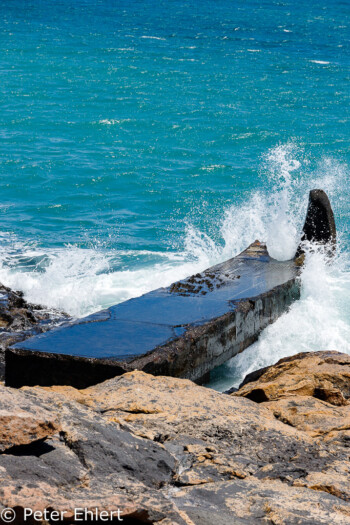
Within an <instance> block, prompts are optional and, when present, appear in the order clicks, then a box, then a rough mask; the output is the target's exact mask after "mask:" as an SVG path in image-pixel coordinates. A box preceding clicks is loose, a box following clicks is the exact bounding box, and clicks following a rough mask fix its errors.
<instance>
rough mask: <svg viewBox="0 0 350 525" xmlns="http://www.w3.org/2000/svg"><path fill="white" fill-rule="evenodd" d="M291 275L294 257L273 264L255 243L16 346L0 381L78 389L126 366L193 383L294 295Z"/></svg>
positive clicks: (254, 334) (296, 294)
mask: <svg viewBox="0 0 350 525" xmlns="http://www.w3.org/2000/svg"><path fill="white" fill-rule="evenodd" d="M297 275H298V267H297V266H296V265H295V264H294V261H286V262H278V261H275V260H274V259H272V258H271V257H270V256H269V254H268V252H267V250H266V246H265V245H264V244H261V243H259V242H258V241H256V242H255V243H253V244H252V245H251V246H250V247H249V248H248V249H247V250H245V251H244V252H242V253H241V254H240V255H238V256H237V257H235V258H233V259H230V260H229V261H226V262H224V263H222V264H218V265H216V266H214V267H212V268H209V269H208V270H206V271H204V272H202V273H201V274H197V275H194V276H192V277H189V278H187V279H184V280H182V281H179V282H177V283H174V284H173V285H171V286H170V287H168V288H161V289H159V290H155V291H153V292H150V293H148V294H146V295H143V296H142V297H139V298H136V299H131V300H129V301H126V302H125V303H122V304H119V305H117V306H113V307H111V308H109V309H108V310H105V311H102V312H99V313H97V314H95V315H92V316H89V317H87V318H85V319H81V320H79V321H76V322H74V323H70V324H67V325H65V326H63V327H60V328H58V329H54V330H52V331H51V332H49V333H46V334H43V335H40V336H38V337H34V338H32V339H30V340H27V341H25V342H23V343H18V344H16V345H15V346H14V347H12V348H11V349H10V350H7V352H6V376H5V380H6V384H7V385H9V386H15V387H19V386H22V385H35V384H39V385H52V384H69V385H73V386H76V387H79V388H83V387H86V386H89V385H92V384H96V383H98V382H100V381H102V380H104V379H106V378H110V377H114V376H116V375H119V374H121V373H123V372H125V371H129V370H133V369H140V370H144V371H145V372H150V373H152V374H155V375H171V376H174V377H184V378H189V379H192V380H201V378H203V377H205V375H206V374H207V373H208V372H209V371H210V370H212V369H213V368H215V367H216V366H218V365H220V364H222V363H224V362H225V361H226V360H228V359H229V358H231V357H232V356H234V355H235V354H237V353H238V352H240V351H242V350H244V348H246V347H247V346H249V345H250V344H251V343H253V342H254V341H255V340H256V339H257V337H258V335H259V333H260V331H261V330H262V329H263V328H265V327H266V326H267V325H268V324H269V323H271V322H273V321H274V320H276V319H277V318H278V317H279V316H280V315H281V314H282V313H283V312H285V311H286V309H287V308H288V307H289V306H290V304H291V303H292V302H293V301H294V300H295V299H297V298H299V293H300V290H299V282H298V279H297Z"/></svg>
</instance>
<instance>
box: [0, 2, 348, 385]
mask: <svg viewBox="0 0 350 525" xmlns="http://www.w3.org/2000/svg"><path fill="white" fill-rule="evenodd" d="M349 36H350V4H349V2H348V0H344V1H341V0H338V1H336V0H327V1H326V0H320V1H319V2H317V3H313V2H310V1H306V0H300V1H298V2H295V1H292V0H289V1H284V0H280V1H278V0H274V1H272V0H260V1H258V0H236V1H235V2H233V1H229V0H217V1H215V2H214V1H209V0H197V1H196V2H193V1H192V2H190V1H184V0H168V1H163V0H157V1H156V0H129V1H124V0H115V1H112V0H75V1H74V2H73V1H72V0H45V1H41V0H31V1H29V0H11V1H10V2H9V1H3V0H0V49H1V53H0V68H1V75H0V90H1V112H0V148H1V152H0V192H1V193H0V194H1V202H0V218H1V223H0V240H1V242H0V281H1V282H3V283H4V284H7V285H9V286H11V287H14V288H16V289H21V290H23V291H24V292H25V296H26V298H27V299H28V300H30V301H33V302H39V303H43V304H47V305H48V306H52V307H56V308H61V309H64V310H66V311H68V312H69V313H71V314H72V315H74V316H81V315H85V314H88V313H91V312H93V311H96V310H98V309H100V308H102V307H105V306H109V305H111V304H115V303H117V302H120V301H122V300H125V299H128V298H130V297H134V296H137V295H140V294H142V293H144V292H146V291H149V290H150V289H152V288H156V287H159V286H163V285H168V284H170V283H171V282H173V281H174V280H177V279H179V278H182V277H185V276H187V275H190V274H191V273H193V272H197V271H199V270H202V269H204V268H205V267H207V266H209V265H211V264H213V263H216V262H219V261H222V260H224V259H227V258H229V257H231V256H233V255H235V254H237V253H239V252H240V251H241V250H242V249H244V248H246V247H247V245H248V244H250V243H251V242H252V241H253V240H254V239H256V238H258V239H260V240H261V241H266V242H267V244H268V249H269V251H270V254H271V255H272V256H274V257H276V258H278V259H280V260H281V259H288V258H290V257H292V256H293V254H294V251H295V247H296V245H297V243H298V238H299V235H300V229H301V227H302V224H303V220H304V216H305V211H306V205H307V196H308V191H309V189H312V188H314V187H320V188H322V189H324V190H326V191H327V192H328V195H329V197H330V200H331V202H332V205H333V207H334V212H335V216H336V223H337V227H338V233H339V235H338V236H339V248H338V256H337V259H336V261H335V263H334V264H333V265H327V264H326V263H325V261H324V260H323V259H322V257H321V255H319V254H313V255H310V256H309V257H308V260H307V264H306V267H305V270H304V272H303V275H302V284H303V291H302V300H301V301H299V302H298V303H295V304H294V305H293V307H292V308H291V311H290V312H289V313H288V314H286V315H284V316H283V317H282V318H280V319H279V320H278V321H277V322H276V323H275V324H274V325H272V326H271V327H269V328H268V329H267V330H265V331H264V333H263V334H262V336H261V337H260V339H259V341H258V342H257V343H256V344H255V345H253V346H252V347H251V348H250V349H249V350H247V351H245V352H244V353H243V354H241V355H240V356H238V357H237V358H235V359H233V360H231V361H230V362H229V363H228V364H227V365H225V366H224V367H222V368H221V369H220V370H218V371H217V373H216V374H214V376H213V381H212V385H213V386H214V387H215V388H218V389H222V388H226V387H228V386H231V385H232V384H236V383H237V382H239V380H240V378H241V377H242V376H244V374H245V373H246V372H249V371H251V370H252V369H254V368H258V367H260V366H264V365H266V364H270V363H272V362H275V361H276V360H277V359H278V358H280V357H282V356H285V355H288V354H293V353H296V352H298V351H303V350H319V349H338V350H340V351H345V352H348V353H350V337H349V336H350V319H349V314H350V299H349V296H350V273H349V267H350V264H349V260H350V259H349V221H350V211H349V184H350V176H349V175H350V169H349V165H350V147H349V146H350V144H349V135H350V133H349V132H350V120H349V99H350V87H349V86H350V83H349V80H350V74H349V69H350V68H349V66H350V52H349V47H350V44H349V41H350V38H349Z"/></svg>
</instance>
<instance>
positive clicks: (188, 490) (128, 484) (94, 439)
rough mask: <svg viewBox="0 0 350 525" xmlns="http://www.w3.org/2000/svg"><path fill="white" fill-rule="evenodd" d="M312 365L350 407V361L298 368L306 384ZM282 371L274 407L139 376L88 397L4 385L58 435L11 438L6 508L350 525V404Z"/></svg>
mask: <svg viewBox="0 0 350 525" xmlns="http://www.w3.org/2000/svg"><path fill="white" fill-rule="evenodd" d="M308 359H310V360H311V361H310V362H309V366H310V367H311V368H310V373H309V376H310V377H309V380H310V381H316V379H315V377H316V375H315V376H314V379H312V376H313V374H316V371H315V370H314V368H316V367H318V368H316V370H320V373H321V376H319V375H317V377H318V379H320V378H321V377H322V378H323V379H324V380H327V381H328V382H329V383H330V385H331V386H332V389H335V388H338V389H339V390H340V391H341V392H342V394H343V396H344V398H345V400H346V396H345V394H346V385H345V383H346V381H345V378H346V374H347V373H348V369H349V364H348V358H347V356H343V355H342V354H337V353H319V354H312V355H311V356H310V358H308V357H304V358H299V357H298V356H297V358H295V359H294V361H293V360H289V361H288V362H287V363H289V365H288V366H289V367H291V364H290V363H293V362H294V368H295V369H296V370H299V368H298V367H303V370H304V371H303V373H301V372H300V376H299V373H298V374H296V376H295V377H296V380H295V383H296V385H299V386H300V381H301V376H302V375H304V380H305V377H307V375H308V374H307V371H308V370H309V368H308V365H307V363H308ZM330 360H331V361H330ZM287 363H286V364H285V367H286V366H287ZM301 363H302V364H301ZM311 363H312V366H311ZM297 364H298V366H297ZM322 367H323V368H322ZM282 369H283V370H284V372H281V370H282ZM292 369H293V368H290V370H292ZM326 369H327V372H326ZM281 373H282V374H283V373H285V374H286V368H283V367H281V363H280V364H278V365H277V366H275V367H271V368H270V370H269V371H268V376H265V379H266V377H269V378H270V381H269V382H266V383H271V381H272V377H275V379H276V381H280V383H278V384H280V387H279V388H280V389H282V383H283V381H284V384H285V389H286V391H284V392H283V391H282V390H278V392H280V395H281V397H280V398H279V397H278V396H277V395H276V396H275V398H274V400H271V401H268V402H263V403H256V402H254V401H252V400H250V399H247V398H245V397H244V392H245V390H244V389H245V388H248V384H247V385H246V386H245V387H244V388H242V389H241V391H239V392H238V395H237V394H235V395H232V396H227V395H224V394H220V393H218V392H215V391H213V390H210V389H206V388H203V387H199V386H197V385H195V384H194V383H192V382H191V381H189V380H181V379H176V378H171V377H154V376H151V375H148V374H145V373H143V372H137V371H134V372H131V373H127V374H124V375H123V376H119V377H116V378H114V379H111V380H108V381H105V382H104V383H101V384H99V385H96V386H93V387H90V388H87V389H85V390H77V389H75V388H73V387H64V386H55V387H51V388H50V387H47V388H42V387H24V388H22V389H20V390H15V389H11V388H8V387H2V390H1V395H2V397H3V399H6V405H7V406H12V407H14V408H15V409H16V410H17V408H18V409H21V410H24V412H25V413H26V414H34V413H36V414H37V415H38V421H39V419H40V418H39V414H49V415H50V421H55V425H56V430H55V431H54V432H52V433H51V434H48V435H47V436H46V437H41V438H39V439H35V438H34V437H33V438H31V439H29V440H28V442H27V443H26V444H25V440H23V444H21V443H18V446H16V447H14V448H12V449H11V448H9V447H10V442H9V441H7V442H6V441H5V440H4V439H3V441H2V450H3V451H4V453H2V454H0V506H1V505H2V506H3V507H6V506H17V507H18V509H19V514H18V515H19V517H20V512H21V511H20V509H21V508H23V507H31V506H33V507H34V508H36V509H39V510H40V509H44V508H47V507H52V508H54V509H58V510H66V511H67V512H68V515H69V512H70V513H71V514H70V515H71V516H73V514H72V513H73V509H74V507H76V506H78V507H88V508H90V507H93V506H95V507H96V506H97V507H98V508H100V509H102V508H103V509H114V508H120V509H121V510H122V512H123V513H124V514H123V516H124V518H125V520H126V521H125V523H135V524H136V523H161V524H163V525H166V524H180V525H181V524H188V525H193V524H195V525H207V524H208V525H209V524H212V523H216V524H221V523H222V524H225V525H226V524H230V523H234V524H236V523H237V524H245V523H247V524H248V523H249V524H250V523H275V524H276V523H277V524H288V525H289V524H294V523H295V524H296V523H298V524H311V523H313V524H314V523H325V524H326V523H327V524H329V523H335V524H338V523H339V524H342V523H344V524H345V523H348V522H349V517H350V502H349V500H350V489H349V487H350V483H349V481H350V469H349V466H350V465H349V447H348V445H349V440H348V432H349V431H348V430H347V428H348V427H347V419H346V418H347V413H348V412H347V410H348V405H347V404H342V405H339V404H338V405H336V404H331V403H329V402H327V401H323V400H320V399H317V398H315V397H313V396H310V395H308V394H306V395H300V389H299V388H297V391H298V394H297V395H294V394H292V393H291V392H292V390H293V388H292V381H291V380H290V381H288V380H287V379H286V377H285V378H284V379H283V378H281V377H280V376H281ZM263 379H264V378H263V376H261V378H260V381H261V384H263ZM317 384H318V385H319V384H320V383H319V382H318V383H317ZM322 384H323V383H322ZM327 385H328V383H327ZM342 385H344V386H342ZM328 386H329V385H328ZM250 387H251V388H253V387H254V385H253V384H252V383H251V384H250ZM270 388H271V387H270ZM306 391H307V392H311V390H310V385H309V386H308V387H307V390H306ZM276 392H277V386H276ZM286 392H288V395H285V394H286ZM239 394H241V395H239ZM242 396H243V397H242ZM283 396H284V397H283ZM332 399H333V398H332ZM278 403H280V404H278ZM292 403H294V405H293V404H292ZM324 420H326V421H327V420H328V421H329V426H327V423H325V422H324ZM71 519H72V518H71ZM127 520H129V521H127ZM18 523H20V520H19V521H18Z"/></svg>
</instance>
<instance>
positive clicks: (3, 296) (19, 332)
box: [0, 284, 70, 380]
mask: <svg viewBox="0 0 350 525" xmlns="http://www.w3.org/2000/svg"><path fill="white" fill-rule="evenodd" d="M68 319H70V317H69V316H68V315H67V314H65V313H64V312H59V311H57V310H54V309H48V308H44V307H43V306H40V305H36V304H31V303H28V302H27V301H26V300H25V299H24V298H23V292H16V291H14V290H11V289H10V288H7V287H6V286H3V285H2V284H0V380H2V379H3V377H4V370H5V362H4V354H5V350H6V348H8V347H9V346H11V345H13V344H15V343H19V342H21V341H24V340H25V339H28V338H29V337H32V336H33V335H37V334H41V333H43V332H46V331H47V330H50V329H51V328H53V327H54V326H57V325H59V324H61V323H62V322H63V321H67V320H68Z"/></svg>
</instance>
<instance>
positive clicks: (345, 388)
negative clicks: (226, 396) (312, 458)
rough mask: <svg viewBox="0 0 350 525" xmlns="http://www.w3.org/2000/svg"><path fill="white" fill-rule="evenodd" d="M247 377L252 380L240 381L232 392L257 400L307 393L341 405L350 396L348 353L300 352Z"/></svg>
mask: <svg viewBox="0 0 350 525" xmlns="http://www.w3.org/2000/svg"><path fill="white" fill-rule="evenodd" d="M248 377H249V376H248ZM250 378H251V379H252V381H251V380H250V381H246V380H244V381H243V383H242V385H243V386H242V385H241V388H240V390H239V392H237V393H236V394H234V395H238V396H244V397H247V398H248V399H252V400H253V401H256V402H257V403H259V402H265V401H273V400H275V399H279V398H281V397H288V396H295V395H298V396H311V397H314V398H316V399H320V400H322V401H326V402H328V403H330V404H332V405H335V406H343V405H347V404H348V403H349V401H348V399H350V356H349V355H346V354H341V353H339V352H334V351H327V352H307V353H301V354H297V355H295V356H293V357H287V358H284V359H281V360H280V361H278V363H276V364H275V365H274V366H270V367H267V368H263V369H262V370H261V371H257V372H255V373H254V375H253V374H252V375H251V376H250ZM246 379H247V378H246Z"/></svg>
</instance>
